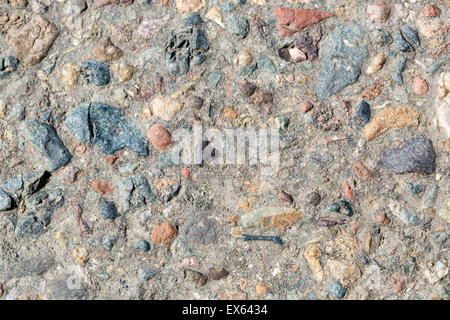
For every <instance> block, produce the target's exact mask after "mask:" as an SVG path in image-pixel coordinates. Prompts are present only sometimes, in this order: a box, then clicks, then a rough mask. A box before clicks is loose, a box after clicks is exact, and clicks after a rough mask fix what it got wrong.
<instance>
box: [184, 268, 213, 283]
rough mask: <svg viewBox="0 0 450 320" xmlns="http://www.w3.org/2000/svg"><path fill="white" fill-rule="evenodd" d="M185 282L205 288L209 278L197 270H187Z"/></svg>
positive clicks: (185, 271)
mask: <svg viewBox="0 0 450 320" xmlns="http://www.w3.org/2000/svg"><path fill="white" fill-rule="evenodd" d="M184 280H186V281H190V282H193V283H195V285H196V286H197V287H203V286H205V285H206V283H207V282H208V276H207V275H205V274H203V273H201V272H198V271H195V270H191V269H185V270H184Z"/></svg>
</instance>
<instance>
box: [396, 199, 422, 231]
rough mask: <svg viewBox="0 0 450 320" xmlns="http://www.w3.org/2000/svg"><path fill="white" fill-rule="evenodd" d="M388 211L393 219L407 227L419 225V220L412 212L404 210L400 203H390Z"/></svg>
mask: <svg viewBox="0 0 450 320" xmlns="http://www.w3.org/2000/svg"><path fill="white" fill-rule="evenodd" d="M389 209H390V210H391V212H392V214H393V215H394V216H395V217H397V218H398V219H399V220H400V221H402V222H403V223H404V224H406V225H408V226H417V225H419V224H420V219H419V218H418V217H417V215H416V214H415V213H414V212H410V211H408V210H406V209H405V208H404V207H402V206H401V205H400V203H397V202H394V201H391V202H390V203H389Z"/></svg>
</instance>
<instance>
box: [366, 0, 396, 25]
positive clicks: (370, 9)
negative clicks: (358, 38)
mask: <svg viewBox="0 0 450 320" xmlns="http://www.w3.org/2000/svg"><path fill="white" fill-rule="evenodd" d="M390 12H391V6H390V5H389V3H387V2H384V1H377V2H375V3H372V4H369V5H368V6H367V15H368V17H369V20H370V21H371V22H372V23H375V22H386V20H387V19H388V17H389V13H390Z"/></svg>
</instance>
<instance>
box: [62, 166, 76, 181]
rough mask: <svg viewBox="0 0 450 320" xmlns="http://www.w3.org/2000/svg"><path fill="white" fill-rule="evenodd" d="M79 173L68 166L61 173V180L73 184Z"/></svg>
mask: <svg viewBox="0 0 450 320" xmlns="http://www.w3.org/2000/svg"><path fill="white" fill-rule="evenodd" d="M79 173H80V169H79V168H77V167H75V166H72V165H69V166H66V167H65V168H64V169H63V170H62V171H61V179H62V180H63V181H65V182H69V183H74V182H75V180H76V179H77V176H78V174H79Z"/></svg>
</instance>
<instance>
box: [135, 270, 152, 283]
mask: <svg viewBox="0 0 450 320" xmlns="http://www.w3.org/2000/svg"><path fill="white" fill-rule="evenodd" d="M155 276H156V271H154V270H151V269H140V270H139V272H138V277H139V279H141V280H142V281H148V280H150V279H152V278H154V277H155Z"/></svg>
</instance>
